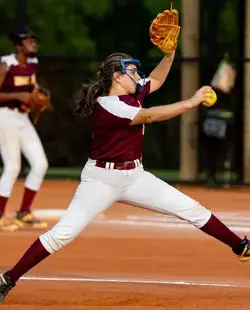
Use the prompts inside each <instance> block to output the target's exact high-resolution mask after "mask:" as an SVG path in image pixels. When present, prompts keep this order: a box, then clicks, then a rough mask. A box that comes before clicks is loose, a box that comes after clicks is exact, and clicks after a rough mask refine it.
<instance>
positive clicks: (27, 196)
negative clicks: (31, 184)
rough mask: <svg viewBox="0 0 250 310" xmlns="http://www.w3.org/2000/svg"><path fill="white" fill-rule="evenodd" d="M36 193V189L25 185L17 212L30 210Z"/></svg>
mask: <svg viewBox="0 0 250 310" xmlns="http://www.w3.org/2000/svg"><path fill="white" fill-rule="evenodd" d="M36 193H37V192H36V191H33V190H32V189H29V188H27V187H25V189H24V193H23V200H22V204H21V207H20V210H19V212H26V211H30V207H31V204H32V202H33V200H34V198H35V195H36Z"/></svg>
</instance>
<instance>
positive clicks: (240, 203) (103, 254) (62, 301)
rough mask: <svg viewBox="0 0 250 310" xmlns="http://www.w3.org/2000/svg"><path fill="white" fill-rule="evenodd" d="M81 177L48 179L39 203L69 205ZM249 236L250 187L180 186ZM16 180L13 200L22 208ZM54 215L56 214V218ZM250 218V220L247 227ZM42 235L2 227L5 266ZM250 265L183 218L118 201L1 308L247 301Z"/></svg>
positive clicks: (238, 304) (245, 305)
mask: <svg viewBox="0 0 250 310" xmlns="http://www.w3.org/2000/svg"><path fill="white" fill-rule="evenodd" d="M76 187H77V183H76V182H70V181H57V182H53V181H46V182H45V184H44V186H43V188H42V191H41V193H40V194H39V196H38V197H37V199H36V203H35V209H36V210H39V209H65V208H67V206H68V203H69V202H70V200H71V197H72V195H73V193H74V190H75V189H76ZM179 189H180V190H182V191H183V192H185V193H187V194H189V195H190V196H192V197H193V198H195V199H197V200H199V201H200V202H201V203H202V204H204V205H206V206H207V207H208V208H210V209H211V210H212V211H213V212H215V213H216V214H218V215H219V216H221V217H222V219H223V220H224V221H225V222H226V223H227V224H228V225H230V227H232V229H234V230H235V231H237V233H238V234H240V235H241V236H244V235H245V234H247V233H248V231H249V229H250V225H249V222H250V189H248V188H245V189H242V188H237V189H233V190H206V189H202V188H194V187H186V188H185V187H180V188H179ZM21 194H22V183H21V182H20V183H18V184H17V186H16V188H15V191H14V195H13V197H12V199H11V201H10V204H9V206H8V207H9V214H10V215H11V214H12V211H13V210H14V209H16V208H17V206H18V205H19V203H20V198H21ZM53 223H54V221H53V220H51V221H50V225H53ZM248 226H249V227H248ZM38 236H39V232H37V231H19V232H17V233H15V234H8V233H0V242H1V250H2V251H1V260H0V269H1V270H6V268H8V267H10V266H12V264H13V263H15V262H16V260H17V259H18V258H19V257H20V255H21V254H22V253H23V251H24V250H25V249H26V248H27V247H28V246H29V245H30V243H31V242H32V241H34V240H35V239H36V238H37V237H38ZM249 293H250V265H249V264H241V263H239V262H238V260H237V258H236V257H235V256H234V255H233V254H232V253H231V250H230V249H229V248H227V247H226V246H224V245H222V244H220V243H219V242H217V241H216V240H214V239H212V238H210V237H208V236H206V235H204V234H202V233H201V232H200V231H198V230H196V229H194V228H192V227H191V226H190V225H189V224H186V223H184V222H182V221H180V220H176V219H173V218H170V217H168V216H165V215H157V214H155V213H153V212H149V211H146V210H142V209H137V208H133V207H131V206H125V205H121V204H117V205H114V206H112V207H111V208H110V209H109V210H107V211H106V212H105V213H104V214H102V215H101V216H100V217H99V218H97V219H96V221H94V222H93V223H92V224H90V225H89V226H88V228H87V229H86V230H85V231H84V232H83V233H82V234H81V235H80V237H79V238H78V239H76V240H75V241H74V242H73V243H71V244H70V245H69V246H67V247H66V248H64V249H62V250H61V251H60V252H59V253H56V254H54V255H53V256H51V257H50V258H48V259H47V260H46V261H44V262H43V263H42V264H40V265H39V266H38V267H36V268H34V269H33V270H32V271H31V272H30V273H28V274H26V275H25V277H24V278H22V280H20V282H19V283H18V285H17V287H16V288H15V289H14V290H13V291H12V292H11V294H10V295H9V296H8V298H7V300H6V303H5V304H4V305H2V306H1V309H3V310H7V309H8V310H12V309H13V310H28V309H31V310H33V309H39V310H44V309H47V308H48V309H53V310H64V309H65V310H66V309H67V310H73V309H74V310H75V309H76V310H78V309H79V310H81V309H88V310H90V309H91V310H94V309H104V310H105V309H126V310H127V309H129V310H133V309H171V310H176V309H183V310H184V309H185V310H191V309H192V310H193V309H202V310H206V309H214V310H219V309H220V310H221V309H222V308H224V309H230V310H231V309H234V310H239V309H249V304H250V297H249Z"/></svg>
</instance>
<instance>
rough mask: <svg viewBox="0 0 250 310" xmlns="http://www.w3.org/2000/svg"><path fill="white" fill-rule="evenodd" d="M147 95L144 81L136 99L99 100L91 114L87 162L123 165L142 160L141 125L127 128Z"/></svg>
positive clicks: (104, 98) (103, 98)
mask: <svg viewBox="0 0 250 310" xmlns="http://www.w3.org/2000/svg"><path fill="white" fill-rule="evenodd" d="M149 91H150V81H149V80H146V85H145V86H144V88H143V90H142V91H141V92H140V93H138V94H137V95H122V96H105V97H99V98H98V102H97V103H96V105H95V108H94V113H93V134H92V147H91V151H90V154H89V158H90V159H94V160H101V161H107V162H126V161H133V160H136V159H141V158H142V143H143V133H144V132H143V131H144V125H137V126H130V123H131V121H132V120H133V119H134V117H135V116H136V114H137V113H138V111H139V110H140V108H141V107H142V106H143V99H144V98H145V96H146V95H147V94H148V93H149Z"/></svg>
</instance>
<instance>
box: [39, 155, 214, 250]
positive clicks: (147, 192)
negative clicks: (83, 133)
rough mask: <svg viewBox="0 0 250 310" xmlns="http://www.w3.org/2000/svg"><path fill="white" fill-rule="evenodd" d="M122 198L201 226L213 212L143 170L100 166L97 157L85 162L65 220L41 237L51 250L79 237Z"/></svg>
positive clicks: (140, 167) (140, 168) (139, 168)
mask: <svg viewBox="0 0 250 310" xmlns="http://www.w3.org/2000/svg"><path fill="white" fill-rule="evenodd" d="M117 201H121V202H127V203H129V204H131V205H134V206H137V207H142V208H146V209H150V210H154V211H157V212H159V213H164V214H171V215H174V216H177V217H179V218H181V219H184V220H187V221H189V222H190V223H192V224H193V225H194V226H196V227H197V228H201V227H202V226H204V225H205V224H206V223H207V222H208V220H209V219H210V217H211V212H210V211H209V210H207V209H206V208H204V207H203V206H201V205H200V204H199V203H198V202H197V201H195V200H193V199H191V198H190V197H188V196H186V195H184V194H183V193H181V192H180V191H178V190H177V189H175V188H173V187H172V186H170V185H169V184H167V183H165V182H164V181H162V180H160V179H158V178H157V177H155V176H154V175H152V174H151V173H149V172H146V171H144V170H143V167H142V165H140V166H139V167H137V168H135V169H133V170H109V169H105V168H98V167H96V166H95V161H93V160H89V161H88V162H87V164H86V165H85V167H84V169H83V171H82V176H81V183H80V185H79V186H78V188H77V190H76V193H75V195H74V197H73V200H72V202H71V203H70V205H69V208H68V209H67V210H66V212H65V214H64V215H63V217H62V218H61V220H60V221H59V222H58V223H57V224H56V225H55V226H54V227H53V228H52V229H51V230H49V231H48V232H46V233H44V234H43V235H41V236H40V241H41V243H42V244H43V246H44V247H45V249H46V250H47V251H48V252H49V253H53V252H55V251H58V250H59V249H60V248H62V247H63V246H65V245H66V244H68V243H69V242H71V241H72V240H73V239H75V238H76V237H77V236H78V234H79V233H80V232H81V231H82V230H83V229H84V228H85V227H86V226H87V225H88V224H89V223H90V222H91V221H92V220H93V219H94V218H95V217H96V216H97V215H98V214H99V213H101V212H103V211H104V210H106V209H107V208H108V207H109V206H111V205H112V204H113V203H115V202H117Z"/></svg>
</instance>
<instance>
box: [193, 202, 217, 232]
mask: <svg viewBox="0 0 250 310" xmlns="http://www.w3.org/2000/svg"><path fill="white" fill-rule="evenodd" d="M211 214H212V213H211V211H210V210H208V209H206V208H205V207H204V206H202V205H200V204H199V203H196V204H195V205H194V207H193V210H192V215H191V216H190V218H189V222H191V223H192V224H193V225H194V226H195V227H197V228H201V227H203V226H204V225H205V224H206V223H207V222H208V221H209V219H210V217H211Z"/></svg>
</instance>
